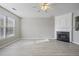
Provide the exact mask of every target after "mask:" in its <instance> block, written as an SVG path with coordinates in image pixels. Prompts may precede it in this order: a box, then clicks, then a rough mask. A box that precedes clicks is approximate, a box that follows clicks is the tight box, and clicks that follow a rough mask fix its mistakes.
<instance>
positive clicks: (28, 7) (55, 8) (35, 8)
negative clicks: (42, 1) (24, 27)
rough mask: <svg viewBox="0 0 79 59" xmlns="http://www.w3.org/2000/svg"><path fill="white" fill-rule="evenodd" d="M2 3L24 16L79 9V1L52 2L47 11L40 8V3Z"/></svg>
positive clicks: (52, 13) (3, 5)
mask: <svg viewBox="0 0 79 59" xmlns="http://www.w3.org/2000/svg"><path fill="white" fill-rule="evenodd" d="M0 5H1V6H2V7H4V8H6V9H8V10H9V11H11V12H12V13H14V14H16V15H18V16H20V17H22V18H25V17H50V16H56V15H60V14H64V13H68V12H74V11H77V10H79V4H78V3H51V4H49V7H50V8H49V9H48V11H47V12H44V11H41V10H40V8H39V3H0ZM12 8H15V9H16V10H13V9H12Z"/></svg>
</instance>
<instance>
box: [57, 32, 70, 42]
mask: <svg viewBox="0 0 79 59" xmlns="http://www.w3.org/2000/svg"><path fill="white" fill-rule="evenodd" d="M69 39H70V38H69V32H62V31H57V40H60V41H64V42H69Z"/></svg>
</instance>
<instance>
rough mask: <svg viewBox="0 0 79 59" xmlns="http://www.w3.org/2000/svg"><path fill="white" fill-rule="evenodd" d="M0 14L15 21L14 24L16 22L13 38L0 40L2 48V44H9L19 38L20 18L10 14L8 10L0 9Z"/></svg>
mask: <svg viewBox="0 0 79 59" xmlns="http://www.w3.org/2000/svg"><path fill="white" fill-rule="evenodd" d="M0 14H2V15H5V16H9V17H11V18H13V19H15V22H16V23H15V24H16V28H15V36H14V37H10V38H6V39H2V40H0V46H2V45H4V44H7V43H10V42H11V41H13V40H16V39H18V38H19V37H20V34H21V33H20V32H21V31H20V25H21V24H20V22H21V20H20V17H18V16H16V15H14V14H12V13H11V12H9V11H8V10H6V9H4V8H2V7H0Z"/></svg>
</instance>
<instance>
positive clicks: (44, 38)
mask: <svg viewBox="0 0 79 59" xmlns="http://www.w3.org/2000/svg"><path fill="white" fill-rule="evenodd" d="M21 39H53V40H54V39H56V38H21Z"/></svg>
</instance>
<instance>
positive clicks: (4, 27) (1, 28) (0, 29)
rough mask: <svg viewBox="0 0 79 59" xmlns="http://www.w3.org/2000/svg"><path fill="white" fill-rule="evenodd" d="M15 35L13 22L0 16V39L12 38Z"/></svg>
mask: <svg viewBox="0 0 79 59" xmlns="http://www.w3.org/2000/svg"><path fill="white" fill-rule="evenodd" d="M14 34H15V20H14V19H12V18H10V17H7V16H3V15H0V39H3V38H6V37H11V36H14Z"/></svg>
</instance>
